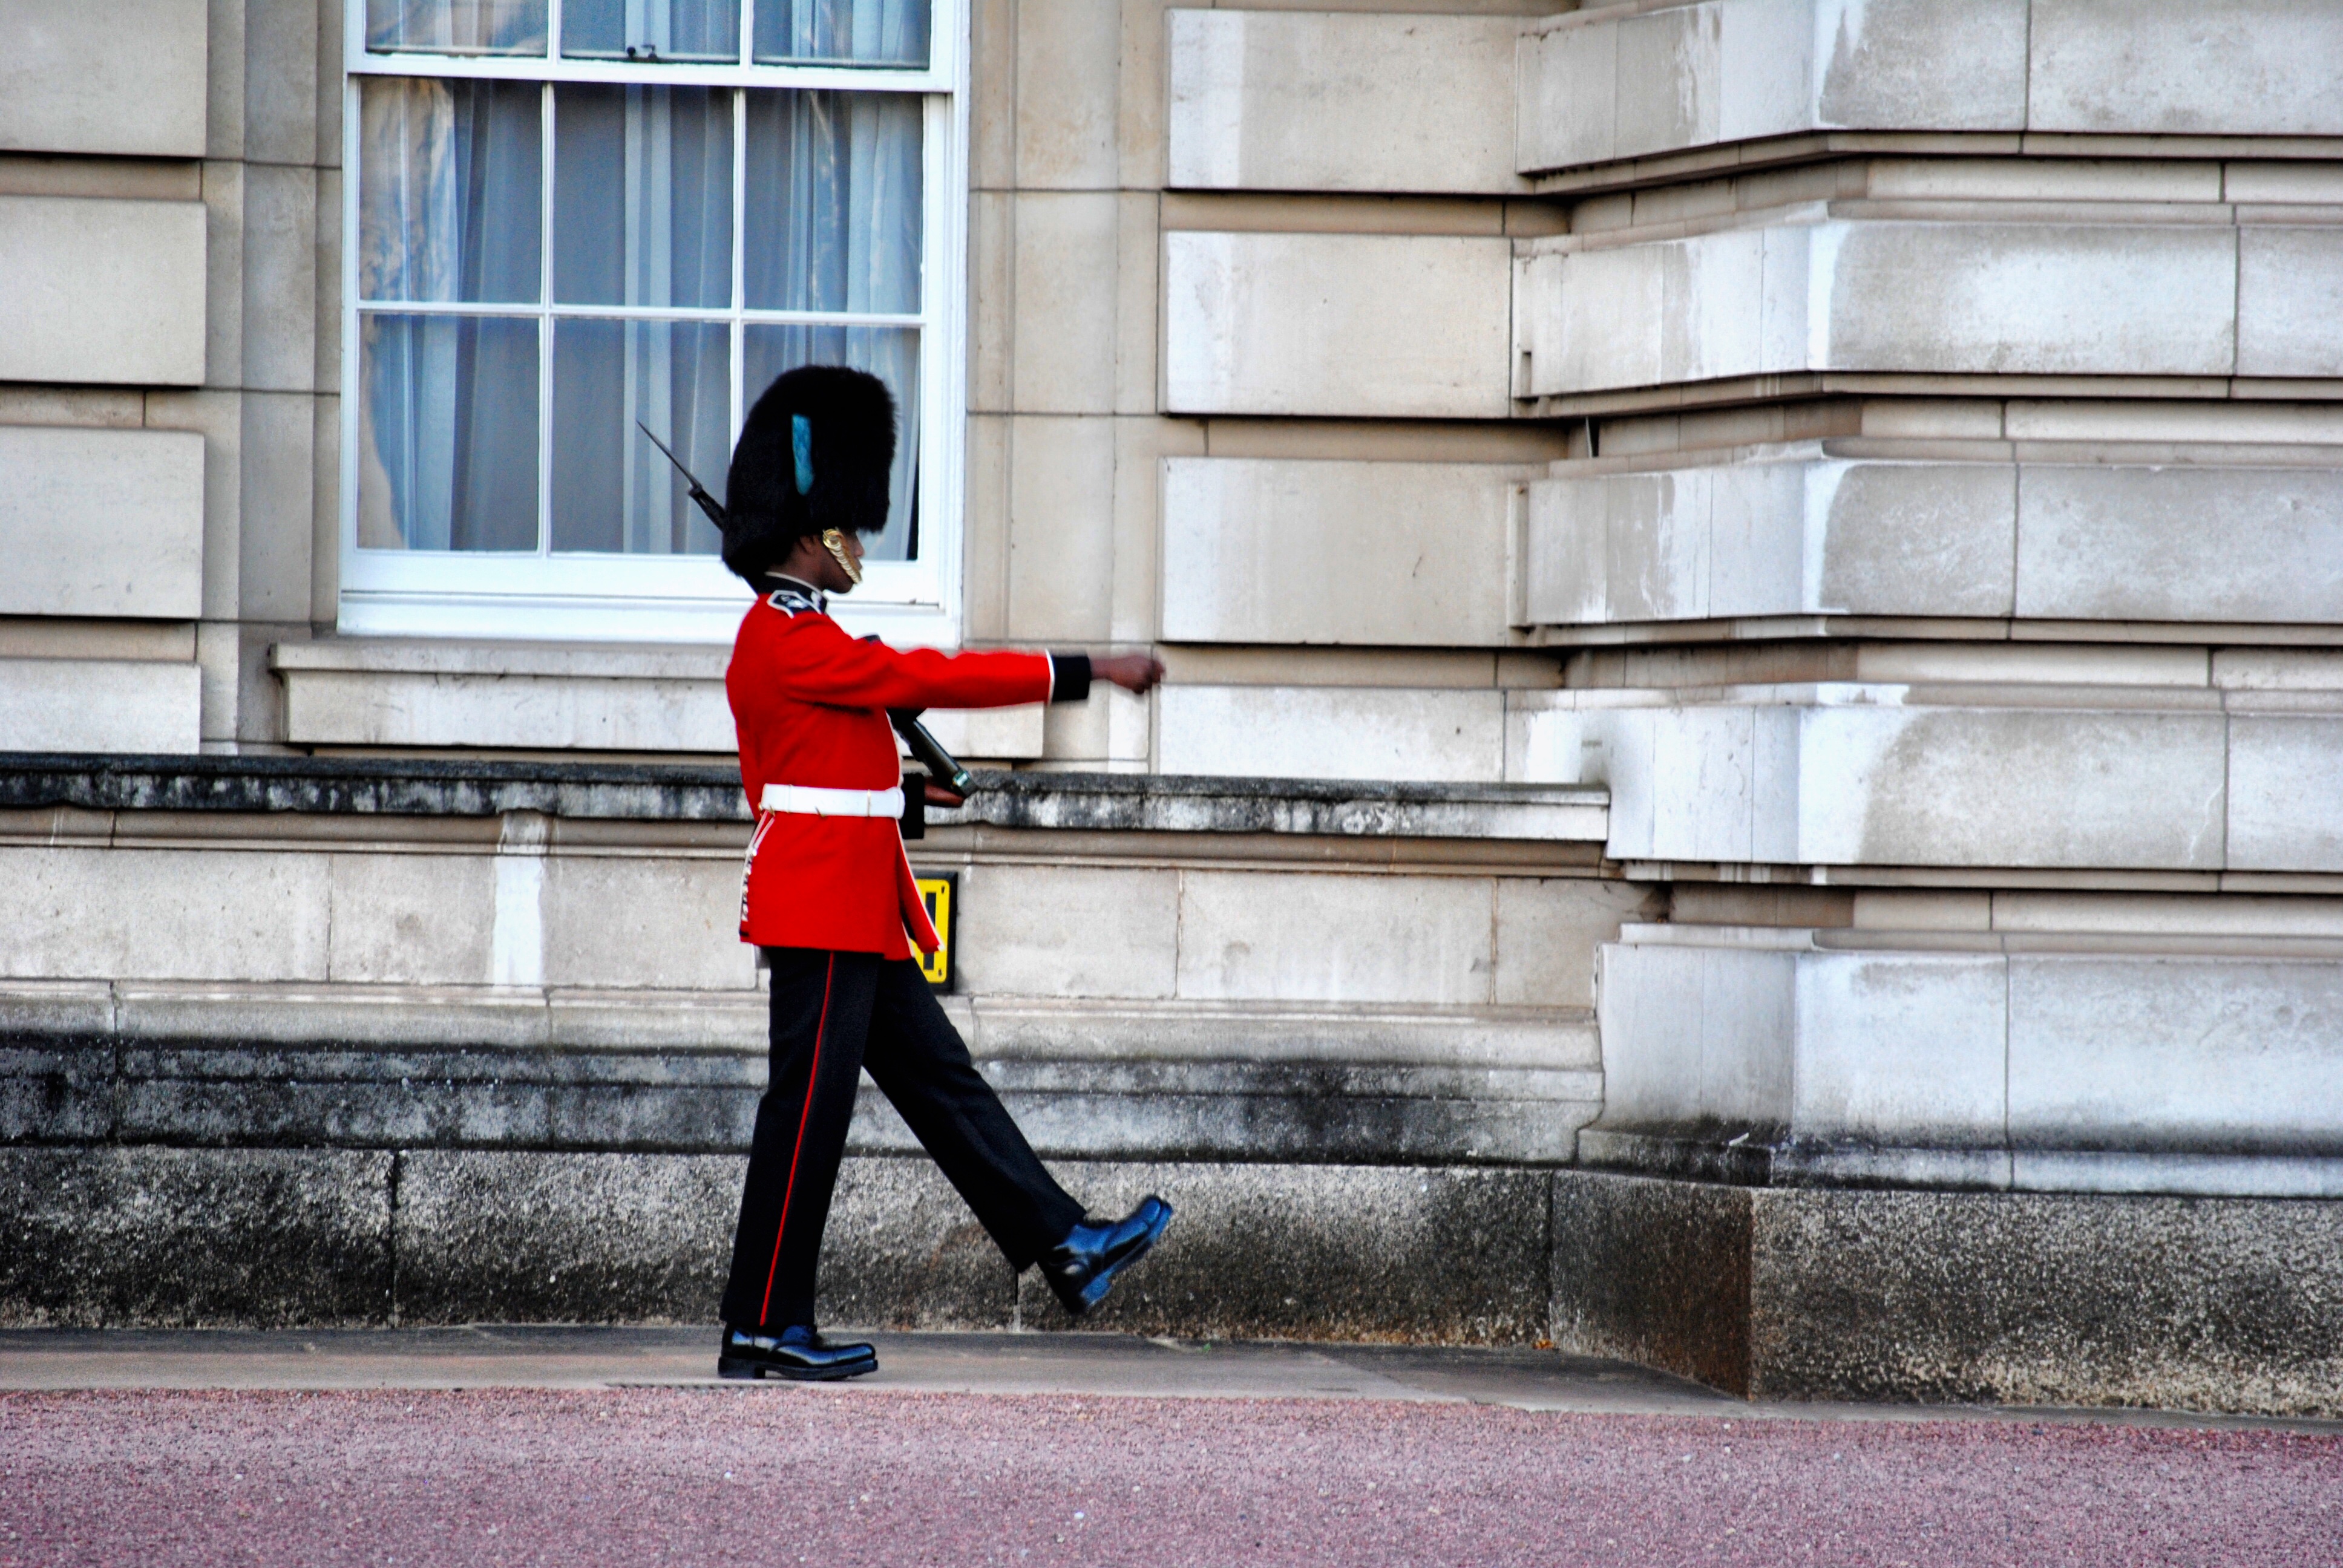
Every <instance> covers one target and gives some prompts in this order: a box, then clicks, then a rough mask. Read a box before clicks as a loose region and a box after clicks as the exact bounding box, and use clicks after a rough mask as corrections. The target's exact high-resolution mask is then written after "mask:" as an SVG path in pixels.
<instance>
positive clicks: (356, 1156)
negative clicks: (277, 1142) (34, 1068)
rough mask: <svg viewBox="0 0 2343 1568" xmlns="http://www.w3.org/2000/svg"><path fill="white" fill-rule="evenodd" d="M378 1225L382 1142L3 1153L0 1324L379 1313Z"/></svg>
mask: <svg viewBox="0 0 2343 1568" xmlns="http://www.w3.org/2000/svg"><path fill="white" fill-rule="evenodd" d="M390 1226H391V1156H390V1155H388V1154H386V1153H359V1152H350V1151H328V1150H260V1149H233V1150H216V1151H213V1150H181V1149H5V1150H0V1233H5V1235H6V1236H7V1237H8V1239H9V1244H8V1245H7V1246H6V1247H5V1248H0V1323H5V1324H7V1325H8V1326H10V1327H21V1328H133V1327H138V1328H210V1327H221V1328H226V1327H254V1328H272V1327H279V1326H291V1325H297V1324H298V1325H311V1324H315V1325H321V1326H322V1325H327V1324H361V1323H382V1322H388V1321H389V1319H390V1315H391V1285H392V1267H391V1248H390Z"/></svg>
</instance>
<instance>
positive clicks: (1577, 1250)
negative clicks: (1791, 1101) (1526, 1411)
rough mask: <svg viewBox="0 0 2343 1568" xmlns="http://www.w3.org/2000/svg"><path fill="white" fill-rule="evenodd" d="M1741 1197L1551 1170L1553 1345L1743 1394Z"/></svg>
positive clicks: (1745, 1225) (1730, 1191)
mask: <svg viewBox="0 0 2343 1568" xmlns="http://www.w3.org/2000/svg"><path fill="white" fill-rule="evenodd" d="M1751 1196H1752V1194H1751V1192H1750V1191H1749V1189H1747V1188H1745V1187H1724V1186H1711V1185H1704V1184H1700V1183H1696V1182H1690V1181H1645V1180H1643V1179H1641V1178H1637V1177H1632V1176H1600V1175H1594V1174H1591V1173H1589V1172H1585V1171H1556V1172H1555V1173H1554V1256H1553V1261H1552V1264H1551V1267H1552V1271H1553V1272H1552V1278H1553V1281H1554V1294H1553V1306H1552V1327H1551V1330H1550V1334H1551V1337H1552V1338H1553V1340H1554V1348H1555V1349H1557V1350H1560V1351H1563V1352H1569V1353H1574V1354H1577V1355H1595V1356H1619V1357H1623V1358H1624V1359H1625V1360H1628V1361H1634V1362H1643V1363H1644V1365H1646V1366H1655V1367H1661V1368H1664V1369H1665V1370H1666V1371H1669V1372H1679V1373H1681V1374H1683V1375H1684V1376H1685V1377H1690V1378H1697V1379H1699V1380H1700V1381H1701V1382H1705V1383H1710V1384H1713V1385H1715V1387H1717V1388H1721V1389H1725V1390H1728V1391H1730V1392H1734V1393H1746V1392H1748V1390H1749V1377H1750V1365H1749V1353H1750V1346H1749V1235H1750V1212H1749V1210H1750V1199H1751Z"/></svg>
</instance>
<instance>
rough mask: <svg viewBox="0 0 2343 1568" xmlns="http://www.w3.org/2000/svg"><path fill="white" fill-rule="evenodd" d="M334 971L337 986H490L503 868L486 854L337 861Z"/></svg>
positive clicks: (330, 966)
mask: <svg viewBox="0 0 2343 1568" xmlns="http://www.w3.org/2000/svg"><path fill="white" fill-rule="evenodd" d="M328 877H329V883H328V897H329V898H330V899H331V900H332V904H331V910H332V912H331V914H330V915H329V917H328V920H329V926H328V930H329V931H330V936H329V938H328V940H327V955H326V962H327V974H328V976H329V978H331V979H332V980H334V981H335V982H336V983H337V984H358V985H486V984H488V982H489V980H490V979H491V976H490V973H489V950H490V938H491V932H492V930H493V928H494V927H495V924H496V868H495V864H494V861H493V860H492V859H491V858H490V857H488V856H486V855H478V854H472V855H414V854H399V855H357V854H352V855H336V856H334V857H332V860H331V869H330V871H329V872H328Z"/></svg>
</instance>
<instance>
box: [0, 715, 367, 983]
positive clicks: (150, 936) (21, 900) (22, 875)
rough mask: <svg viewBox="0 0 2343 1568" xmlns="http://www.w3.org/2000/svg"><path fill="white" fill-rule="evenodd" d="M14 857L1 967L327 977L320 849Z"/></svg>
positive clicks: (128, 974) (13, 970) (209, 976)
mask: <svg viewBox="0 0 2343 1568" xmlns="http://www.w3.org/2000/svg"><path fill="white" fill-rule="evenodd" d="M189 749H190V750H192V749H193V748H192V747H191V748H189ZM8 856H9V867H10V871H11V875H10V877H9V878H8V880H7V882H6V883H5V893H0V897H5V900H6V907H5V910H0V931H5V935H0V973H5V974H8V975H11V976H18V975H22V976H27V977H33V978H57V979H65V978H73V977H83V976H86V977H89V978H92V979H100V980H126V979H130V978H133V977H139V978H153V979H187V980H324V979H325V978H326V934H327V933H326V928H327V875H326V857H324V856H322V855H246V854H237V853H235V852H233V851H219V850H208V849H140V850H129V851H126V850H122V849H33V848H29V847H28V848H20V849H11V850H9V851H8Z"/></svg>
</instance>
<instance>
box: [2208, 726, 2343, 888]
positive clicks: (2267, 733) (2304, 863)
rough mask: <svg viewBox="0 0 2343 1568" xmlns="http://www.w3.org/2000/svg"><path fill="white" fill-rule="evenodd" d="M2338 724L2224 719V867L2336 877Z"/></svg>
mask: <svg viewBox="0 0 2343 1568" xmlns="http://www.w3.org/2000/svg"><path fill="white" fill-rule="evenodd" d="M2338 760H2343V724H2338V721H2337V719H2336V718H2335V717H2333V716H2330V715H2327V714H2278V713H2240V714H2237V716H2235V717H2234V718H2232V719H2230V720H2229V819H2228V855H2227V863H2228V865H2229V867H2230V868H2231V869H2236V870H2240V871H2331V870H2343V800H2338V798H2337V794H2336V790H2335V787H2334V781H2335V778H2336V768H2337V765H2338Z"/></svg>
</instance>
